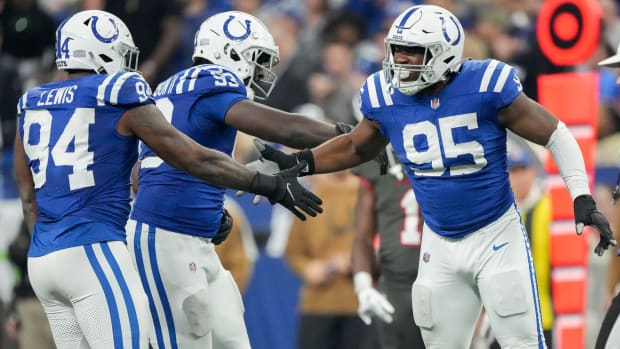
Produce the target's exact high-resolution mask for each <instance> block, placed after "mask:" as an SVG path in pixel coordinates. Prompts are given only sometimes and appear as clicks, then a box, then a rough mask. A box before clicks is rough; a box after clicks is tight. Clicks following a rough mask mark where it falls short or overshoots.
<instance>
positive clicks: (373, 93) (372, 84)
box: [366, 75, 379, 108]
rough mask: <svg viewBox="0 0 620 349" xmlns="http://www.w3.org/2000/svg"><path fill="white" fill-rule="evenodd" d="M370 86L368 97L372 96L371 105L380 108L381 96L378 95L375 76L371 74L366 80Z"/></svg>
mask: <svg viewBox="0 0 620 349" xmlns="http://www.w3.org/2000/svg"><path fill="white" fill-rule="evenodd" d="M366 83H367V86H368V97H369V98H370V106H371V107H373V108H379V96H377V88H376V86H375V77H374V76H373V75H371V76H370V77H369V78H368V80H366Z"/></svg>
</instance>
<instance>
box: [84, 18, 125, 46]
mask: <svg viewBox="0 0 620 349" xmlns="http://www.w3.org/2000/svg"><path fill="white" fill-rule="evenodd" d="M98 20H99V16H93V17H92V20H91V22H90V29H91V30H92V31H93V35H95V37H96V38H97V40H99V41H101V42H104V43H106V44H109V43H111V42H112V41H114V40H116V38H118V26H117V25H116V22H114V19H112V18H108V20H109V21H110V23H112V26H113V27H114V34H112V36H110V37H107V38H106V37H104V36H103V35H101V34H99V32H98V31H97V21H98Z"/></svg>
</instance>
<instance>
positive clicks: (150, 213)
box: [131, 64, 247, 238]
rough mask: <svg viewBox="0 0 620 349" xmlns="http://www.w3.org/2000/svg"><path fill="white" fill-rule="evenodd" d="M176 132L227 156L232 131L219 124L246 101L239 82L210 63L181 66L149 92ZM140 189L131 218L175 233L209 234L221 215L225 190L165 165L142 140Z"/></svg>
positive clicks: (230, 150) (242, 87)
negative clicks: (236, 104) (181, 68)
mask: <svg viewBox="0 0 620 349" xmlns="http://www.w3.org/2000/svg"><path fill="white" fill-rule="evenodd" d="M153 95H154V97H155V100H156V103H157V106H158V107H159V108H160V109H161V110H162V112H163V113H164V115H165V116H166V118H168V120H169V121H170V122H171V123H172V125H173V126H174V127H176V128H177V129H178V130H179V131H181V132H183V133H185V134H186V135H188V136H189V137H191V138H192V139H194V140H195V141H196V142H198V143H200V144H201V145H203V146H205V147H208V148H212V149H216V150H219V151H222V152H224V153H226V154H229V155H231V154H232V152H233V147H234V144H235V139H236V136H237V130H236V129H234V128H232V127H229V126H227V125H226V124H225V123H224V117H225V115H226V112H227V111H228V109H229V108H230V107H231V106H232V105H233V104H235V103H237V102H239V101H240V100H245V99H247V93H246V89H245V85H244V84H243V81H241V80H240V79H239V78H238V77H237V76H236V75H235V74H234V73H232V72H231V71H230V70H228V69H226V68H224V67H222V66H219V65H213V64H205V65H200V66H195V67H192V68H189V69H186V70H183V71H181V72H179V73H177V74H175V75H173V76H171V77H170V78H168V79H167V80H166V81H164V82H162V83H161V84H160V85H159V86H158V87H157V89H156V90H155V93H154V94H153ZM141 147H142V150H141V152H140V159H141V160H142V165H141V168H140V175H139V180H140V188H139V190H138V194H137V195H136V198H135V200H134V205H133V211H132V215H131V217H132V218H133V219H135V220H138V221H142V222H146V223H148V224H151V225H154V226H157V227H160V228H163V229H166V230H171V231H174V232H179V233H184V234H189V235H194V236H201V237H207V238H211V237H213V236H215V234H216V233H217V230H218V228H219V225H220V221H221V217H222V206H223V202H224V189H223V188H220V187H216V186H213V185H210V184H207V183H206V182H204V181H202V180H200V179H198V178H195V177H192V176H191V175H189V174H187V173H185V172H183V171H181V170H178V169H175V168H174V167H171V166H169V165H168V164H166V163H164V162H163V161H162V160H161V159H160V158H159V157H157V155H156V154H155V153H153V151H152V150H150V149H149V148H148V147H147V146H146V145H144V144H141Z"/></svg>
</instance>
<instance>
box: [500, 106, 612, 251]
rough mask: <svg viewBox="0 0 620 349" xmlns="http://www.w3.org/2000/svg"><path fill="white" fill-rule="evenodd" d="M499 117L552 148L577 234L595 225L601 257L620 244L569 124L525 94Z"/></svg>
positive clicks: (504, 122) (508, 125) (516, 130)
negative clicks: (596, 196)
mask: <svg viewBox="0 0 620 349" xmlns="http://www.w3.org/2000/svg"><path fill="white" fill-rule="evenodd" d="M499 120H500V122H502V124H504V125H505V126H506V127H508V128H509V129H511V130H512V131H513V132H515V133H516V134H517V135H519V136H521V137H523V138H525V139H528V140H530V141H532V142H535V143H537V144H540V145H544V146H545V148H547V149H549V151H550V152H551V155H552V156H553V159H554V160H555V163H556V164H557V166H558V168H559V170H560V175H561V176H562V179H563V180H564V183H566V187H567V188H568V191H569V192H570V195H571V197H572V199H573V205H574V210H575V224H576V231H577V234H581V233H582V232H583V228H584V226H586V225H590V226H592V227H593V228H595V229H596V230H597V231H598V232H599V234H600V241H599V243H598V245H597V246H596V248H595V249H594V252H595V253H596V254H597V255H599V256H601V255H603V253H604V252H605V250H607V249H608V248H609V246H612V245H613V246H616V245H617V243H616V240H615V239H614V237H613V234H612V232H611V228H610V227H609V222H608V221H607V218H605V216H604V215H603V214H602V213H601V212H600V211H599V210H598V209H597V208H596V203H595V202H594V199H593V198H592V195H591V193H590V187H589V184H588V176H587V174H586V169H585V164H584V161H583V155H582V154H581V149H580V148H579V145H578V144H577V141H576V140H575V137H574V136H573V135H572V133H571V132H570V131H569V130H568V128H567V127H566V125H564V123H563V122H561V121H559V120H558V119H557V118H556V117H555V116H553V115H552V114H551V113H550V112H549V111H547V110H546V109H545V108H544V107H543V106H541V105H540V104H538V103H536V102H535V101H533V100H532V99H530V98H528V97H527V96H525V95H524V94H521V95H520V96H519V97H517V98H516V99H515V100H514V101H513V102H512V103H511V104H510V105H509V106H507V107H506V108H504V109H502V110H500V113H499Z"/></svg>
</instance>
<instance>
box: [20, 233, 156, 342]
mask: <svg viewBox="0 0 620 349" xmlns="http://www.w3.org/2000/svg"><path fill="white" fill-rule="evenodd" d="M28 273H29V277H30V283H31V284H32V288H33V289H34V291H35V293H36V295H37V297H38V298H39V300H40V301H41V303H42V304H43V308H44V309H45V313H46V314H47V319H48V320H49V323H50V327H51V330H52V334H53V336H54V342H55V344H56V347H57V348H60V349H86V348H93V349H111V348H113V349H121V348H132V349H146V348H148V340H149V337H150V331H151V330H152V322H151V314H150V313H149V308H148V300H147V298H146V295H145V293H144V289H143V288H142V284H141V282H140V278H139V276H138V273H137V272H136V270H135V268H134V266H133V264H132V262H131V258H130V257H129V252H128V251H127V247H126V246H125V244H124V243H123V242H121V241H110V242H102V243H96V244H91V245H85V246H78V247H72V248H67V249H64V250H60V251H56V252H52V253H49V254H47V255H45V256H42V257H31V258H28Z"/></svg>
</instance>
